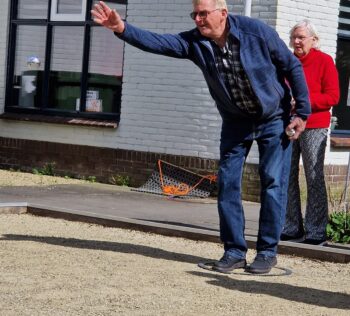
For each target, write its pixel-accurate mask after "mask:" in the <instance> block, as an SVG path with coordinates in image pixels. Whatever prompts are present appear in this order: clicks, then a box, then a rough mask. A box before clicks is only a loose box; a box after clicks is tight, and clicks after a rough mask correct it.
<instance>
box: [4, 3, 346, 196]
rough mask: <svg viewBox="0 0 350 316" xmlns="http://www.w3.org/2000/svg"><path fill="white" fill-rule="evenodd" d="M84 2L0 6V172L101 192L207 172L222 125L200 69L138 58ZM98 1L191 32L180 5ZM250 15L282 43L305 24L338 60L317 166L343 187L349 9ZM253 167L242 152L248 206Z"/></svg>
mask: <svg viewBox="0 0 350 316" xmlns="http://www.w3.org/2000/svg"><path fill="white" fill-rule="evenodd" d="M95 2H96V1H93V0H77V1H73V3H74V4H72V1H68V0H4V1H2V2H1V3H0V15H1V19H0V23H1V24H2V25H1V26H2V27H1V28H0V74H1V77H0V167H1V168H14V169H18V168H22V169H24V170H31V169H32V168H38V167H42V166H44V165H45V164H55V171H56V172H57V173H59V174H62V175H69V176H76V177H89V176H95V177H96V178H97V179H98V180H99V181H102V182H108V181H109V179H110V177H111V176H116V175H119V176H129V177H130V179H131V185H135V186H137V185H140V184H141V183H143V182H144V181H145V180H146V179H147V177H148V176H149V175H150V173H151V172H152V170H153V168H154V167H155V165H156V161H157V159H163V160H166V161H168V162H170V163H173V164H176V165H179V166H181V167H184V168H188V169H190V170H192V171H195V172H199V173H202V174H208V173H211V172H215V170H216V168H217V160H218V157H219V151H218V149H219V148H218V147H219V132H220V125H221V119H220V116H219V114H218V112H217V110H216V107H215V104H214V102H213V101H212V99H211V97H210V95H209V92H208V88H207V86H206V83H205V81H204V80H203V77H202V74H201V73H200V71H199V70H198V69H197V68H196V67H195V65H193V64H192V63H191V62H189V61H184V60H177V59H171V58H168V57H163V56H157V55H152V54H148V53H145V52H142V51H140V50H137V49H136V48H133V47H131V46H130V45H128V44H124V43H123V42H122V41H120V40H119V39H118V38H116V37H115V36H114V35H113V34H112V32H109V31H108V30H106V29H104V28H102V27H100V26H97V25H94V23H93V22H92V21H91V17H90V13H89V12H90V9H91V6H92V5H93V4H94V3H95ZM105 2H106V3H107V4H109V5H110V6H112V7H114V8H116V9H117V10H118V11H119V12H120V13H121V14H122V15H123V17H124V18H126V19H127V21H128V22H130V23H132V24H134V25H137V26H139V27H143V28H146V29H149V30H151V31H155V32H158V33H176V32H181V31H184V30H187V29H190V28H193V27H194V24H193V21H192V20H191V19H190V17H189V12H190V11H191V10H192V2H191V1H189V0H178V1H176V2H174V1H173V0H149V1H138V0H121V1H118V0H110V1H105ZM227 2H228V4H229V9H230V11H231V12H233V13H235V14H243V10H244V1H242V0H233V1H227ZM251 15H252V17H256V18H259V19H261V20H263V21H265V22H266V23H268V24H269V25H270V26H272V27H273V28H275V29H276V30H277V32H278V33H279V34H280V36H281V38H282V39H283V40H284V41H285V42H286V43H288V40H289V34H288V32H289V29H290V28H291V26H293V25H294V24H295V23H296V22H298V21H299V20H301V19H303V18H308V19H310V20H312V21H313V22H314V24H315V25H316V26H317V28H318V30H319V32H320V34H321V43H322V47H321V49H322V50H323V51H325V52H326V53H329V54H330V55H331V56H333V57H334V58H336V57H337V66H338V69H340V70H341V76H343V77H341V78H344V79H343V80H342V83H341V85H342V101H341V102H343V103H342V104H341V108H340V107H339V111H338V112H337V113H338V126H337V127H336V129H335V130H334V131H333V134H332V141H330V142H329V146H328V148H327V154H326V168H327V170H328V171H327V174H328V177H329V179H330V180H331V181H344V176H345V174H346V170H347V164H348V157H349V153H348V149H347V146H348V144H347V135H348V131H350V120H345V119H343V117H344V115H347V114H346V113H347V110H348V109H349V108H348V106H350V96H349V68H350V62H349V58H350V57H349V52H350V49H349V45H350V1H348V0H341V1H339V0H320V1H317V3H316V2H315V1H313V0H302V1H301V0H279V1H277V0H253V1H252V7H251ZM338 29H339V30H338ZM338 47H339V49H338ZM338 60H339V63H338ZM337 113H336V114H337ZM344 113H345V114H344ZM257 162H258V154H257V149H256V147H253V148H252V151H251V153H250V155H249V157H248V160H247V164H246V169H245V174H244V182H245V186H244V192H243V195H244V198H246V199H249V200H257V199H258V195H259V193H258V192H259V181H258V176H257V168H256V164H257Z"/></svg>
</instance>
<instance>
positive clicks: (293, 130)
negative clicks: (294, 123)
mask: <svg viewBox="0 0 350 316" xmlns="http://www.w3.org/2000/svg"><path fill="white" fill-rule="evenodd" d="M286 134H287V136H288V137H293V136H294V135H295V129H294V128H291V129H287V130H286Z"/></svg>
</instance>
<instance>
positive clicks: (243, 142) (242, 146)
mask: <svg viewBox="0 0 350 316" xmlns="http://www.w3.org/2000/svg"><path fill="white" fill-rule="evenodd" d="M288 122H289V120H283V119H281V118H275V119H273V120H270V121H267V122H261V123H257V122H254V121H251V120H240V121H235V122H232V121H224V122H223V124H222V130H221V143H220V166H219V174H218V187H219V196H218V211H219V219H220V238H221V241H222V242H223V243H224V249H225V251H226V252H228V253H229V255H230V256H232V257H235V258H245V256H246V252H247V243H246V241H245V238H244V230H245V218H244V211H243V206H242V199H241V182H242V173H243V166H244V162H245V159H246V157H247V156H248V153H249V150H250V148H251V145H252V143H253V141H254V140H255V141H256V142H257V145H258V149H259V175H260V183H261V195H260V202H261V208H260V216H259V233H258V239H257V244H256V249H257V252H258V253H259V254H262V255H266V256H270V257H273V256H276V254H277V245H278V242H279V239H280V234H281V231H282V227H283V224H284V218H285V210H286V204H287V190H288V177H289V170H290V159H291V145H290V141H289V139H288V138H287V136H286V135H285V132H284V129H285V127H286V126H287V125H288Z"/></svg>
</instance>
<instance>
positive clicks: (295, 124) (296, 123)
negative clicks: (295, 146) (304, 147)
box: [286, 116, 306, 140]
mask: <svg viewBox="0 0 350 316" xmlns="http://www.w3.org/2000/svg"><path fill="white" fill-rule="evenodd" d="M305 125H306V121H304V120H303V119H302V118H300V117H298V116H296V117H294V119H293V120H292V121H291V122H290V123H289V125H288V126H287V127H286V132H287V131H288V130H289V131H290V130H291V129H294V131H295V134H294V135H293V136H289V137H288V138H289V139H290V140H296V139H298V138H299V136H300V134H301V133H302V132H303V131H304V130H305Z"/></svg>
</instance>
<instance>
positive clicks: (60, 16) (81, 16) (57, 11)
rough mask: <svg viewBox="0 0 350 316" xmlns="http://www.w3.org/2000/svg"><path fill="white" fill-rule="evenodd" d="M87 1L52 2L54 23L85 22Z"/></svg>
mask: <svg viewBox="0 0 350 316" xmlns="http://www.w3.org/2000/svg"><path fill="white" fill-rule="evenodd" d="M85 15H86V0H52V1H51V15H50V18H51V20H52V21H84V20H85Z"/></svg>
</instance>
